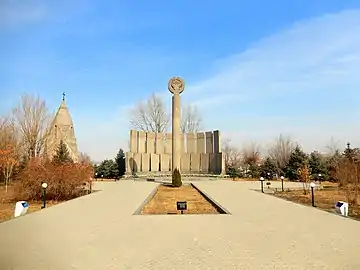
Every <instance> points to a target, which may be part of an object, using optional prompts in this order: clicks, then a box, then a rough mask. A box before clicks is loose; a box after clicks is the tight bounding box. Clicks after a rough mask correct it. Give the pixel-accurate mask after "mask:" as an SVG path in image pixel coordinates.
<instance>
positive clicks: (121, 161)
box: [115, 148, 125, 177]
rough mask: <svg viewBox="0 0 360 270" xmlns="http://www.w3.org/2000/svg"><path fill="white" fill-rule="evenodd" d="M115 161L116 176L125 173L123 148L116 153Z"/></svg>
mask: <svg viewBox="0 0 360 270" xmlns="http://www.w3.org/2000/svg"><path fill="white" fill-rule="evenodd" d="M115 162H116V164H117V169H118V172H119V175H118V176H119V177H121V176H123V175H124V174H125V153H124V150H122V149H121V148H120V149H119V152H118V153H117V155H116V158H115Z"/></svg>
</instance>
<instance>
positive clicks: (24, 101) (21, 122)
mask: <svg viewBox="0 0 360 270" xmlns="http://www.w3.org/2000/svg"><path fill="white" fill-rule="evenodd" d="M13 115H14V120H15V125H16V127H17V129H18V130H19V133H20V136H21V140H22V146H23V148H24V152H25V153H26V155H28V157H37V156H39V155H40V154H41V153H42V151H43V149H44V144H45V140H46V135H47V129H48V125H49V120H50V118H49V114H48V109H47V107H46V104H45V101H44V100H42V99H40V97H34V96H32V95H23V96H21V101H20V103H19V105H18V106H17V107H16V108H14V109H13Z"/></svg>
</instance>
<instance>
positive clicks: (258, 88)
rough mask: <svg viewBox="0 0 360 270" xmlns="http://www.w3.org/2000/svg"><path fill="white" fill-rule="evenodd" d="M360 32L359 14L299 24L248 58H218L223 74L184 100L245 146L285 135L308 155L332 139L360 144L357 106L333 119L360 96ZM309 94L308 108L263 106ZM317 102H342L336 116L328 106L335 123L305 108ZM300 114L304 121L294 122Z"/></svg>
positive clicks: (347, 13) (208, 122)
mask: <svg viewBox="0 0 360 270" xmlns="http://www.w3.org/2000/svg"><path fill="white" fill-rule="evenodd" d="M358 33H360V10H352V11H343V12H340V13H337V14H330V15H324V16H321V17H319V18H315V19H310V20H307V21H302V22H298V23H296V24H294V25H293V26H292V27H290V28H288V29H286V30H284V31H283V32H280V33H277V34H275V35H273V36H270V37H268V38H265V39H263V40H261V41H259V42H258V43H256V44H254V45H253V46H251V47H250V48H248V49H247V50H245V51H244V52H242V53H239V54H236V55H232V56H229V57H227V58H226V59H222V60H220V61H218V62H217V63H216V70H217V72H216V73H215V74H214V75H212V76H210V77H209V78H208V79H206V80H204V81H200V82H197V83H194V84H193V85H190V86H189V87H188V89H187V91H186V93H185V92H184V96H186V97H185V99H187V100H193V101H195V103H196V104H198V106H200V109H201V111H202V112H203V114H204V118H205V119H204V120H205V124H206V128H207V129H216V128H220V129H221V130H222V131H223V132H224V133H225V134H226V133H227V134H228V135H227V136H228V137H230V138H232V139H233V140H234V141H237V142H238V143H240V144H241V143H244V142H249V141H254V140H256V141H258V142H260V143H262V144H264V145H266V144H267V143H268V142H269V140H271V139H273V138H274V137H276V136H277V135H278V134H279V133H286V134H291V135H292V136H293V137H294V139H296V140H297V141H299V143H301V144H302V145H303V146H304V148H306V149H308V150H312V149H314V148H320V149H322V148H323V147H324V146H325V145H326V143H327V142H328V141H329V140H330V137H331V136H333V137H334V138H335V139H339V140H340V141H341V143H343V144H345V142H346V141H347V140H350V141H352V142H354V143H355V144H360V140H359V139H358V138H357V135H356V134H357V133H355V132H354V131H353V128H354V127H355V126H356V125H357V121H358V119H359V116H360V114H359V110H355V109H354V110H353V114H352V115H351V117H345V118H341V117H334V116H335V115H337V114H341V111H338V110H339V108H343V109H344V112H345V111H349V110H350V108H347V107H346V102H345V101H344V100H345V99H344V98H343V97H344V96H346V95H347V96H348V97H349V99H350V101H351V102H353V101H354V99H358V100H359V99H360V92H359V89H360V76H359V74H358V68H359V66H360V35H358ZM304 96H305V97H306V96H308V99H309V102H308V103H306V102H305V103H304V104H303V111H298V112H291V111H289V112H281V111H279V112H273V111H271V108H270V109H269V108H268V107H267V106H263V108H261V107H259V108H257V107H258V106H259V105H258V104H260V103H261V104H264V103H266V102H267V101H269V102H276V103H278V104H279V106H281V104H285V103H288V104H296V101H297V99H301V101H299V102H303V101H304ZM313 96H314V97H313ZM312 98H313V99H314V100H315V99H317V101H316V102H321V104H320V105H321V106H319V107H325V105H324V104H326V102H327V101H328V100H330V99H335V100H336V99H337V98H339V101H338V103H339V104H338V106H337V108H336V109H334V111H332V112H331V109H330V108H327V109H324V110H326V111H327V113H328V114H327V119H331V121H325V120H326V117H325V116H324V117H323V116H322V117H323V119H321V120H320V119H314V116H315V115H316V114H317V113H319V112H316V110H315V111H314V110H312V111H311V110H309V111H308V109H307V107H308V106H309V107H310V105H311V102H315V101H312V100H311V99H312ZM251 103H252V104H253V106H252V110H253V112H254V114H255V116H254V117H252V116H251V112H250V113H249V111H247V112H246V116H245V115H244V113H245V111H244V110H245V109H242V107H243V106H245V105H246V106H247V107H246V108H247V109H248V110H249V104H251ZM313 107H314V106H313ZM284 113H285V114H284ZM249 114H250V116H248V115H249ZM269 114H271V115H272V117H269ZM281 114H282V115H281ZM343 114H344V115H346V113H343ZM259 115H260V116H259ZM261 115H262V116H261ZM274 115H278V116H279V117H280V116H281V117H280V118H278V117H273V116H274ZM299 115H304V117H302V118H301V119H298V118H296V117H295V116H299ZM350 130H352V131H350Z"/></svg>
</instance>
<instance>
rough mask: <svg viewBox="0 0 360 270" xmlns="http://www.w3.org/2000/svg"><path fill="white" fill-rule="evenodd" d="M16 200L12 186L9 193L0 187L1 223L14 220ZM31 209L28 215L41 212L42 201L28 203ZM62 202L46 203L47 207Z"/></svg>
mask: <svg viewBox="0 0 360 270" xmlns="http://www.w3.org/2000/svg"><path fill="white" fill-rule="evenodd" d="M15 203H16V201H15V200H14V189H13V187H12V186H10V187H9V188H8V192H5V187H4V186H0V222H4V221H6V220H9V219H12V218H14V211H15ZM28 203H29V209H28V211H27V213H31V212H35V211H39V210H41V206H42V202H41V201H28ZM58 203H60V202H56V201H46V207H50V206H53V205H56V204H58Z"/></svg>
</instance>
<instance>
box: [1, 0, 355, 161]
mask: <svg viewBox="0 0 360 270" xmlns="http://www.w3.org/2000/svg"><path fill="white" fill-rule="evenodd" d="M359 33H360V2H359V1H356V0H353V1H351V0H347V1H339V0H296V1H295V0H294V1H285V0H282V1H280V0H278V1H276V0H273V1H258V0H254V1H232V0H227V1H210V0H208V1H204V0H198V1H190V0H182V1H172V2H171V4H170V2H169V1H115V0H114V1H86V0H79V1H70V0H64V1H33V0H28V1H18V0H12V1H7V0H5V1H4V0H2V1H0V59H1V63H2V64H1V65H0V94H1V95H0V96H1V100H0V113H1V114H3V113H6V112H7V111H8V110H9V109H10V108H11V107H12V106H14V105H15V104H16V103H17V102H18V100H19V96H20V95H21V94H22V93H34V94H39V95H40V96H41V97H42V98H44V99H45V100H46V102H47V104H48V106H49V108H50V109H51V110H52V111H54V110H56V109H57V107H58V105H59V103H60V101H61V97H62V96H61V94H62V92H63V91H65V92H66V95H67V104H68V107H69V109H70V112H71V115H72V117H73V121H74V124H75V132H76V135H77V140H78V144H79V148H80V151H85V152H87V153H89V154H90V155H91V157H92V158H93V159H95V160H101V159H104V158H112V157H113V156H114V155H115V154H116V152H117V150H118V148H119V147H123V148H125V149H126V148H127V144H128V136H129V120H128V116H129V109H130V108H131V107H132V106H133V105H134V104H136V103H137V102H139V101H141V100H144V99H146V98H147V97H148V96H149V95H150V94H151V93H153V92H155V93H158V94H161V95H164V97H165V101H166V102H167V103H168V104H170V100H171V97H170V94H169V93H168V92H167V81H168V79H169V78H170V77H172V76H181V77H183V78H184V79H185V82H186V88H185V91H184V93H183V94H182V101H183V102H184V103H194V104H197V105H198V107H199V109H200V111H201V113H202V115H203V119H204V128H205V129H206V130H212V129H220V130H221V131H222V134H223V137H227V138H230V139H232V140H233V143H234V144H236V145H238V146H240V147H241V146H244V145H246V144H248V143H251V142H253V141H256V142H258V143H259V144H261V145H262V148H263V150H264V151H265V149H266V148H267V146H268V144H269V143H270V142H271V141H272V140H274V138H275V137H276V136H278V135H279V134H281V133H282V134H286V135H290V136H292V138H293V139H294V140H296V141H297V142H299V143H300V144H301V145H302V146H303V147H304V149H305V150H308V151H310V150H313V149H318V150H320V151H322V150H324V148H325V146H326V144H328V142H329V141H330V138H331V137H333V138H334V140H335V141H338V142H339V145H341V146H342V145H345V143H346V142H347V141H350V142H352V144H353V145H354V146H359V144H360V137H359V136H358V134H359V132H360V127H359V122H360V121H359V120H360V107H359V106H358V104H359V101H360V92H359V91H358V90H359V89H360V76H359V68H360V35H359Z"/></svg>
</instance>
